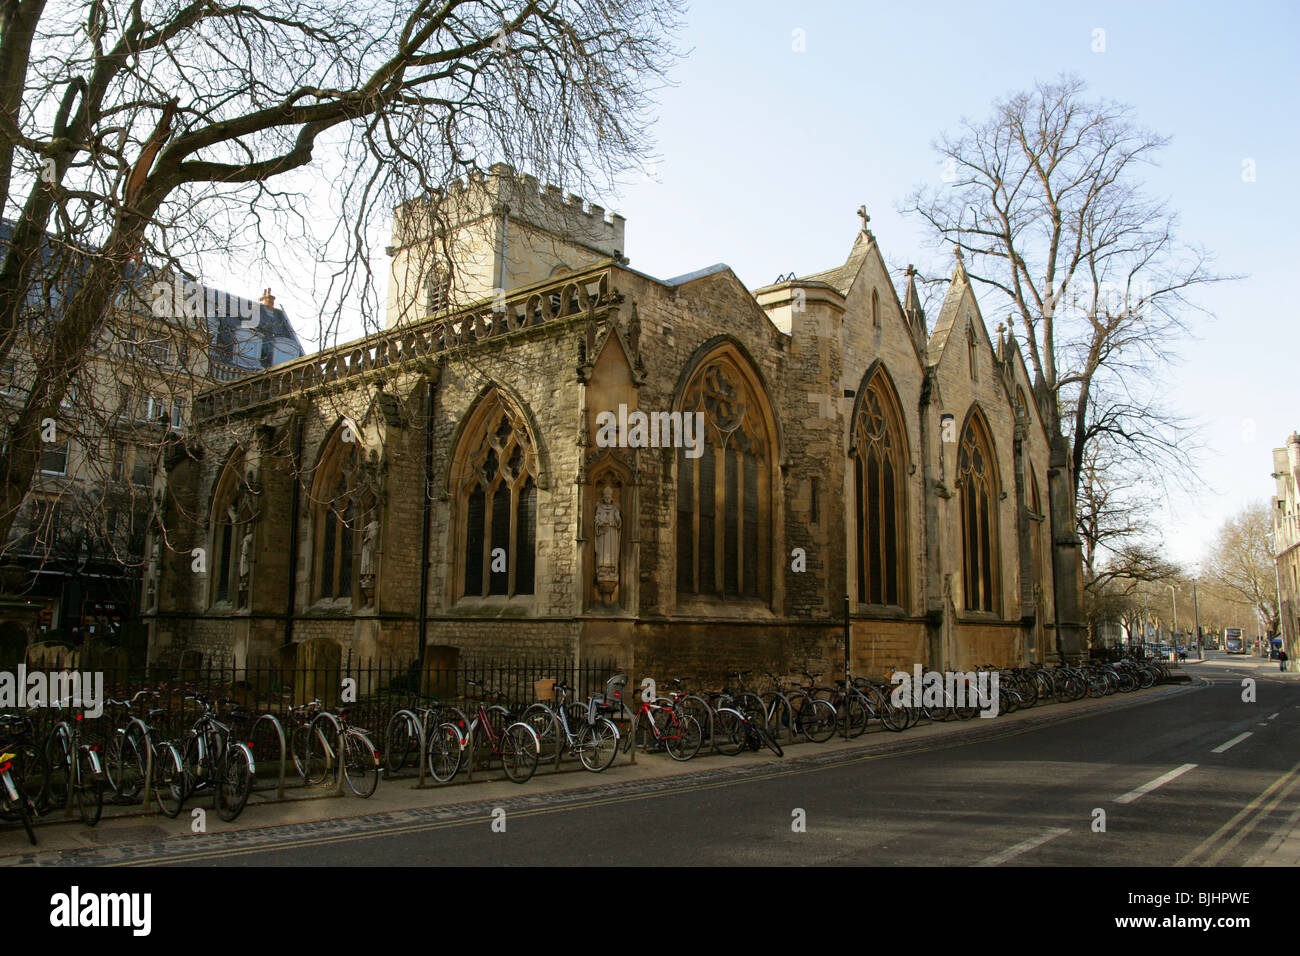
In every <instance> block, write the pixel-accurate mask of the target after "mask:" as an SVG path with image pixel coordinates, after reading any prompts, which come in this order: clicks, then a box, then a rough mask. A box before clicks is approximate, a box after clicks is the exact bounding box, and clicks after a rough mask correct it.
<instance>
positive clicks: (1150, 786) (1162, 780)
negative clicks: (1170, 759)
mask: <svg viewBox="0 0 1300 956" xmlns="http://www.w3.org/2000/svg"><path fill="white" fill-rule="evenodd" d="M1195 769H1196V764H1194V763H1185V764H1183V765H1182V766H1181V767H1178V768H1176V769H1174V770H1170V771H1169V772H1168V773H1164V774H1161V775H1160V776H1158V777H1156V778H1155V779H1154V780H1150V781H1148V782H1146V783H1144V784H1142V786H1140V787H1138V788H1137V789H1136V790H1130V791H1129V792H1128V793H1126V794H1124V796H1122V797H1116V798H1115V802H1116V803H1132V802H1133V801H1134V800H1136V799H1137V798H1138V797H1140V796H1142V795H1143V794H1144V793H1150V792H1151V791H1152V790H1155V789H1156V788H1157V787H1163V786H1164V785H1165V784H1167V783H1168V782H1169V781H1170V780H1173V779H1175V778H1176V777H1181V776H1182V775H1183V774H1185V773H1187V771H1189V770H1195Z"/></svg>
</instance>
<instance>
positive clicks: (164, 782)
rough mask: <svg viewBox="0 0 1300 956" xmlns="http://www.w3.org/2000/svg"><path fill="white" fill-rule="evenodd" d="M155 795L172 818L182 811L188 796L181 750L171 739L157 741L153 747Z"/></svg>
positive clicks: (160, 807)
mask: <svg viewBox="0 0 1300 956" xmlns="http://www.w3.org/2000/svg"><path fill="white" fill-rule="evenodd" d="M153 796H154V799H155V800H157V801H158V809H159V810H161V811H162V812H163V815H164V816H166V817H171V818H175V817H176V815H177V814H178V813H180V812H181V807H182V806H184V805H185V798H186V797H187V796H188V794H187V793H186V790H185V769H184V767H183V766H182V765H181V755H180V751H178V750H177V749H176V745H175V744H173V743H171V742H170V741H162V742H160V743H157V744H155V745H154V748H153Z"/></svg>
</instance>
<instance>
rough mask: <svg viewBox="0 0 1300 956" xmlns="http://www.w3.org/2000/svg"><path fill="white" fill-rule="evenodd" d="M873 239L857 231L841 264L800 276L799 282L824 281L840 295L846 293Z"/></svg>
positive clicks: (868, 234) (865, 233)
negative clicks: (851, 245) (850, 248)
mask: <svg viewBox="0 0 1300 956" xmlns="http://www.w3.org/2000/svg"><path fill="white" fill-rule="evenodd" d="M874 242H875V239H874V238H873V237H872V236H871V234H870V233H868V232H859V233H858V238H857V239H856V240H855V241H854V243H853V249H852V250H851V251H850V252H849V257H848V258H847V259H845V260H844V264H843V265H838V266H836V267H835V268H834V269H827V270H826V271H824V272H814V273H813V274H812V275H807V276H800V277H799V280H798V281H800V282H824V283H826V284H827V285H828V286H830V287H831V288H832V289H834V290H835V291H836V292H838V293H839V294H840V295H848V294H849V287H850V286H851V285H853V280H854V278H856V277H857V274H858V271H859V270H860V269H861V268H862V262H863V260H864V259H866V258H867V253H868V251H870V249H871V246H872V244H873V243H874Z"/></svg>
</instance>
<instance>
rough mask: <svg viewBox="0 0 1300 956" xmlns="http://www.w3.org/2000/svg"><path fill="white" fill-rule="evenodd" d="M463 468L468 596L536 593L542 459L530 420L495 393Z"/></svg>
mask: <svg viewBox="0 0 1300 956" xmlns="http://www.w3.org/2000/svg"><path fill="white" fill-rule="evenodd" d="M456 462H457V465H458V480H457V482H456V485H457V491H458V499H457V500H458V505H459V512H460V530H461V535H460V542H461V546H460V554H461V556H462V560H461V569H460V571H461V573H460V582H459V584H460V587H459V594H460V595H461V596H464V597H488V596H491V595H500V596H505V597H511V596H514V595H524V594H532V593H533V592H534V587H535V568H536V552H537V478H536V475H537V460H536V451H535V449H534V446H533V441H532V438H531V436H530V434H529V432H528V428H527V426H526V424H525V422H524V420H523V417H522V416H521V415H520V414H519V413H518V412H517V411H516V410H515V409H514V408H513V407H511V406H510V405H508V404H507V403H506V402H504V401H503V400H502V399H501V396H500V394H499V393H497V392H495V391H494V392H492V393H490V394H489V395H488V396H487V397H486V398H484V400H483V401H482V402H481V403H480V405H479V407H478V408H477V409H476V410H475V411H474V412H473V413H472V417H471V419H470V421H469V423H468V425H467V427H466V429H465V431H464V434H463V436H462V438H461V451H460V452H459V453H458V454H457V456H456Z"/></svg>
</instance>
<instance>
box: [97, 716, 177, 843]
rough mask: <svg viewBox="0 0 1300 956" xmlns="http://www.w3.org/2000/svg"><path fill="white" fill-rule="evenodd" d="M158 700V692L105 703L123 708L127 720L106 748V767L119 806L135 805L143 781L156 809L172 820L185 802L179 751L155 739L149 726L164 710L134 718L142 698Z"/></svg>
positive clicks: (173, 744) (174, 745)
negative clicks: (148, 785)
mask: <svg viewBox="0 0 1300 956" xmlns="http://www.w3.org/2000/svg"><path fill="white" fill-rule="evenodd" d="M158 696H159V694H158V692H157V691H152V690H142V691H138V692H137V693H136V694H135V695H134V696H132V697H131V699H130V700H123V701H119V700H110V701H108V705H109V706H110V707H124V708H125V709H126V712H127V720H126V721H125V723H124V724H123V726H121V727H118V728H116V729H115V730H114V733H113V739H112V740H110V741H109V742H108V745H107V747H106V748H105V758H106V759H105V765H106V770H107V776H108V783H109V786H111V787H112V788H113V790H114V792H115V793H116V794H117V796H118V799H119V801H120V802H123V803H132V802H134V801H135V799H136V798H137V797H138V796H139V794H140V790H141V789H142V788H143V787H144V785H145V781H146V780H149V781H150V784H151V790H152V791H153V796H154V799H155V800H156V801H157V802H158V809H159V810H160V811H162V813H163V815H164V816H167V817H171V818H175V817H176V816H177V815H178V814H179V813H180V812H181V805H182V804H183V803H184V800H185V773H184V765H183V760H182V757H181V753H180V749H179V748H178V747H177V746H176V744H175V743H173V742H172V741H170V740H163V739H155V736H154V731H153V727H151V726H150V723H149V721H155V720H157V719H158V718H160V717H162V716H164V715H165V714H166V713H167V710H166V708H163V707H153V708H150V709H149V710H147V711H146V716H145V717H139V716H136V714H135V707H136V706H137V705H138V704H139V702H140V699H141V698H143V697H158ZM146 718H147V720H146ZM151 776H152V780H150V777H151Z"/></svg>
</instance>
